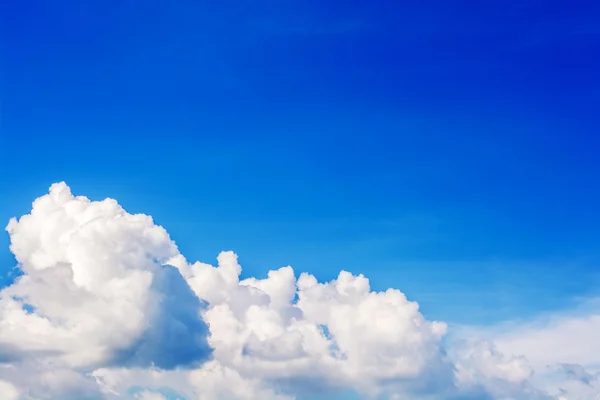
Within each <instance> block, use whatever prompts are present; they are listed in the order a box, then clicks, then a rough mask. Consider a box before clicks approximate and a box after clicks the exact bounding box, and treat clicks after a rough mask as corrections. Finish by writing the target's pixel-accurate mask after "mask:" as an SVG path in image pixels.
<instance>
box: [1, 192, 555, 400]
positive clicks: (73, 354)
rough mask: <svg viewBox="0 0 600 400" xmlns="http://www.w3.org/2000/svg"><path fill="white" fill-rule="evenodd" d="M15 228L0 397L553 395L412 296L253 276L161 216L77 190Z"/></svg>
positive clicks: (527, 371)
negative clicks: (187, 251)
mask: <svg viewBox="0 0 600 400" xmlns="http://www.w3.org/2000/svg"><path fill="white" fill-rule="evenodd" d="M7 231H8V233H9V235H10V239H11V251H12V252H13V253H14V255H15V257H16V258H17V260H18V262H19V267H20V268H21V270H22V272H23V274H22V276H20V277H19V278H18V279H17V280H16V281H15V283H14V284H12V285H11V286H9V287H6V288H4V289H2V291H0V379H2V380H1V381H0V392H2V391H1V390H4V391H3V392H2V393H4V392H6V393H9V394H10V395H11V396H13V397H14V398H19V396H21V397H22V398H23V399H25V398H36V399H53V398H61V399H81V398H98V399H113V398H114V399H117V398H131V399H138V400H140V399H142V400H159V399H166V398H173V396H178V397H180V398H182V399H189V400H191V399H202V400H211V399H215V400H216V399H232V400H233V399H257V398H258V399H264V400H289V399H293V398H305V397H307V396H310V395H314V394H316V393H317V392H318V393H320V394H321V395H325V396H330V397H333V396H335V395H336V394H337V393H342V392H347V391H348V390H351V391H355V392H357V393H359V394H360V395H361V396H362V397H365V398H389V399H404V398H411V399H428V398H439V397H440V396H441V397H443V398H447V399H467V398H473V399H475V398H479V399H481V398H489V399H509V398H519V397H520V398H523V396H525V397H526V398H528V399H534V398H539V399H549V398H550V397H549V396H548V395H546V394H544V393H543V392H542V391H541V390H538V389H535V388H534V387H533V386H531V379H532V370H531V368H530V366H529V365H528V363H527V360H526V359H524V358H522V357H514V356H510V357H507V356H505V355H504V354H502V353H501V352H500V351H499V350H498V349H497V348H496V347H495V346H494V345H493V344H490V343H486V342H481V341H478V342H474V341H466V342H463V343H462V344H460V345H456V346H455V347H454V348H452V349H448V348H446V347H445V346H444V345H443V343H444V337H445V335H446V331H447V326H446V324H444V323H442V322H436V321H428V320H427V319H425V318H424V316H423V315H422V314H421V313H420V312H419V307H418V304H417V303H416V302H413V301H409V300H408V299H407V298H406V296H405V295H404V294H403V293H402V292H400V291H399V290H396V289H389V290H387V291H384V292H374V291H371V288H370V284H369V281H368V279H367V278H366V277H364V276H362V275H358V276H355V275H352V274H350V273H348V272H345V271H342V272H340V274H339V275H338V277H337V278H336V279H334V280H333V281H331V282H318V281H317V279H316V278H315V277H314V276H312V275H310V274H306V273H302V274H300V275H296V274H295V272H294V270H293V269H292V268H291V267H284V268H280V269H278V270H274V271H270V272H269V274H268V276H267V277H266V278H264V279H257V278H249V279H244V280H240V274H241V270H242V268H241V266H240V265H239V263H238V259H237V256H236V255H235V254H234V253H233V252H222V253H221V254H219V256H218V258H217V265H216V266H213V265H210V264H205V263H200V262H188V261H187V260H186V259H185V257H184V256H183V255H182V254H180V253H179V251H178V249H177V246H176V245H175V244H174V242H173V241H172V240H171V239H170V237H169V235H168V234H167V232H166V231H165V230H164V229H163V228H162V227H160V226H157V225H155V224H154V222H153V220H152V218H151V217H149V216H146V215H132V214H129V213H127V212H126V211H125V210H123V208H121V207H120V206H119V205H118V203H117V202H116V201H114V200H110V199H107V200H104V201H100V202H95V201H90V200H88V199H87V198H85V197H81V196H78V197H75V196H73V195H72V193H71V191H70V189H69V187H68V186H67V185H66V184H64V183H59V184H55V185H52V187H51V188H50V192H49V193H48V194H47V195H45V196H42V197H40V198H39V199H37V200H36V201H35V202H34V203H33V206H32V211H31V213H30V214H28V215H25V216H23V217H21V218H20V219H19V220H16V219H13V220H11V221H10V222H9V224H8V226H7ZM209 327H210V329H209ZM507 354H512V353H507ZM8 382H10V383H8ZM2 385H4V387H3V386H2ZM11 390H12V392H11ZM167 393H170V394H171V395H168V394H167ZM27 396H29V397H27ZM167 396H170V397H167ZM9 398H10V397H9Z"/></svg>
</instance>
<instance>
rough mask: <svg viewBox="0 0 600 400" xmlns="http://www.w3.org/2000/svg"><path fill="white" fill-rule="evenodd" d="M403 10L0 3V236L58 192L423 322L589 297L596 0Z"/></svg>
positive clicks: (597, 166) (598, 36)
mask: <svg viewBox="0 0 600 400" xmlns="http://www.w3.org/2000/svg"><path fill="white" fill-rule="evenodd" d="M416 3H418V4H415V2H402V1H344V2H341V1H340V2H333V1H326V0H320V1H312V0H302V1H300V0H289V1H274V0H258V1H219V2H205V1H169V2H167V1H160V2H156V1H155V2H152V1H150V2H149V1H137V0H136V1H100V2H98V1H81V0H78V1H75V0H61V1H56V0H55V1H39V0H32V1H30V2H20V1H13V2H8V1H6V2H4V3H3V4H2V10H3V11H2V12H1V14H2V16H3V20H4V21H3V24H2V25H1V27H0V29H1V31H0V33H1V34H0V43H1V48H0V50H1V52H2V53H1V54H2V57H0V63H1V67H2V69H1V71H2V86H1V87H0V90H1V94H2V99H1V100H2V115H1V127H0V129H1V130H0V151H1V157H0V163H1V165H0V166H1V168H0V193H1V196H0V220H1V221H2V224H4V223H5V222H7V221H8V219H9V218H10V217H11V216H16V215H21V214H23V213H25V212H27V211H28V209H29V206H30V203H31V201H32V200H33V199H34V198H35V197H37V196H39V195H42V194H43V193H44V192H45V191H46V190H47V188H48V186H49V185H50V184H51V183H52V182H55V181H60V180H65V181H66V182H67V183H68V184H69V185H70V186H71V187H72V189H73V191H74V192H75V193H76V194H83V195H86V196H88V197H90V198H93V199H102V198H104V197H107V196H110V197H114V198H117V199H118V200H119V201H120V202H121V203H122V204H123V205H124V206H125V207H126V208H127V209H128V210H130V211H132V212H144V213H149V214H151V215H153V216H154V217H155V219H156V221H157V222H158V223H160V224H162V225H164V226H165V227H166V228H167V230H168V231H169V232H170V233H171V235H172V237H173V238H174V239H175V240H176V241H177V242H178V244H179V245H180V247H181V249H182V251H183V252H184V254H185V255H186V256H187V257H188V258H189V259H192V260H193V259H201V260H203V261H212V260H213V259H214V257H216V255H217V253H218V252H219V251H220V250H222V249H233V250H235V251H236V252H238V253H239V254H240V257H241V262H242V263H243V265H244V267H245V272H244V274H245V275H250V274H251V275H258V276H262V275H265V274H266V271H267V270H268V269H269V268H275V267H279V266H282V265H286V264H292V265H293V266H294V267H295V268H296V270H297V271H298V272H300V271H308V272H312V273H314V274H316V275H317V276H318V277H319V278H322V279H330V278H332V277H334V276H335V274H336V273H337V272H338V271H339V270H340V269H341V268H344V269H348V270H350V271H352V272H362V273H365V274H366V275H367V276H369V277H370V278H371V279H372V283H373V286H374V287H375V288H377V289H383V288H386V287H388V286H394V287H397V288H400V289H401V290H403V291H405V292H406V293H407V294H408V295H409V297H411V298H412V299H416V300H418V301H419V302H420V303H421V304H422V309H423V311H424V312H425V313H426V315H427V316H428V317H432V318H443V319H446V320H449V321H451V322H463V323H469V322H486V321H487V322H489V321H492V320H495V319H503V318H512V317H520V316H524V315H528V314H531V313H534V312H537V311H538V310H547V309H554V308H557V307H561V306H564V305H566V304H569V302H570V301H571V300H572V299H573V298H575V297H578V296H590V295H595V294H597V293H598V292H597V289H598V284H599V283H600V274H599V272H600V267H599V266H600V264H599V263H600V250H599V248H598V244H599V243H600V211H599V206H598V205H599V204H600V186H599V184H598V183H599V182H600V157H598V151H599V150H600V137H599V133H600V116H599V114H600V112H599V111H598V110H600V72H599V71H600V57H599V56H598V54H600V3H598V2H593V1H589V0H587V1H580V2H575V3H573V2H569V1H566V0H565V1H555V2H553V1H516V0H507V1H503V2H497V3H490V2H481V1H442V0H436V1H429V2H416ZM1 243H2V249H0V261H1V264H2V265H1V266H0V271H8V270H9V269H10V267H11V266H12V265H13V263H14V262H13V261H12V259H11V257H10V253H9V252H8V238H7V235H4V237H3V238H2V242H1Z"/></svg>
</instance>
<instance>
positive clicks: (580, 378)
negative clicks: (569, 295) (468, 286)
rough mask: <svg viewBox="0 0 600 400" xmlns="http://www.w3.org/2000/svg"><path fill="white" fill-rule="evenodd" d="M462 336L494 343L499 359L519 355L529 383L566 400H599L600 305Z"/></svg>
mask: <svg viewBox="0 0 600 400" xmlns="http://www.w3.org/2000/svg"><path fill="white" fill-rule="evenodd" d="M463 336H478V337H482V338H486V339H487V340H489V341H493V342H494V343H495V346H496V348H497V350H499V351H501V352H502V353H503V354H509V355H520V356H521V357H522V358H521V359H523V360H525V359H526V360H527V362H528V364H529V365H530V366H531V368H532V369H533V371H535V375H533V376H532V378H531V382H532V383H533V384H536V385H537V386H538V387H543V388H544V389H545V390H546V391H548V392H549V393H552V394H554V395H555V396H557V397H559V396H562V397H561V398H562V399H566V400H598V399H600V382H598V376H600V302H599V301H598V299H591V300H588V301H586V302H584V303H583V304H582V305H581V306H580V307H578V308H577V309H575V310H565V311H563V312H559V313H553V314H549V315H542V316H539V317H538V318H536V319H534V320H530V321H517V322H515V321H513V322H508V323H503V324H500V325H498V326H493V327H486V328H481V327H480V328H470V329H466V330H465V331H464V332H463Z"/></svg>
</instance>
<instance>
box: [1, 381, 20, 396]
mask: <svg viewBox="0 0 600 400" xmlns="http://www.w3.org/2000/svg"><path fill="white" fill-rule="evenodd" d="M0 393H2V399H3V400H18V399H19V391H18V390H17V388H16V387H15V386H14V385H13V384H12V383H10V382H7V381H3V380H0Z"/></svg>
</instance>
